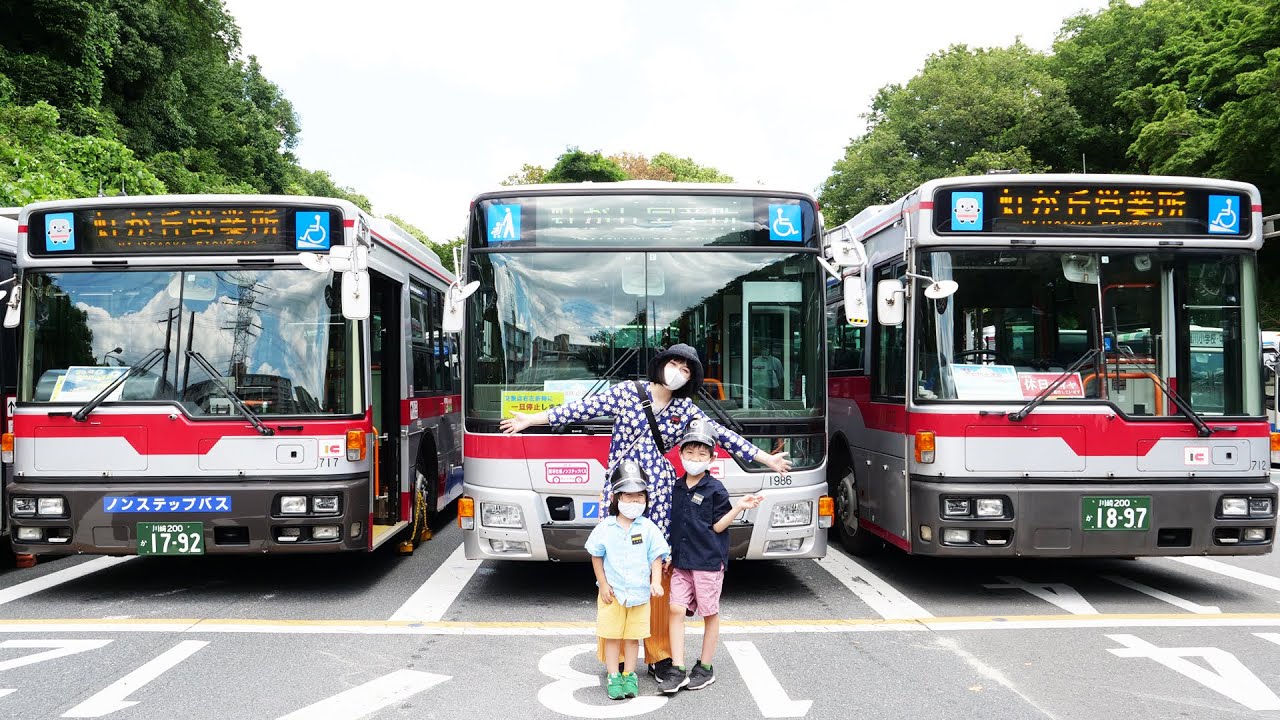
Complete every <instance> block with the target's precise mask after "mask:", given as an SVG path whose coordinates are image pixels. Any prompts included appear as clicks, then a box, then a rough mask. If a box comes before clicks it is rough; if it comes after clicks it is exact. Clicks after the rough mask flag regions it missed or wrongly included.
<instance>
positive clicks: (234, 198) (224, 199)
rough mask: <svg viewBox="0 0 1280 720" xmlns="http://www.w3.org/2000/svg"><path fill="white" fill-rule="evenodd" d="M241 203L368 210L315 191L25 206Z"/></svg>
mask: <svg viewBox="0 0 1280 720" xmlns="http://www.w3.org/2000/svg"><path fill="white" fill-rule="evenodd" d="M187 203H190V204H193V205H201V204H203V205H237V204H245V203H250V204H252V203H264V204H265V203H276V204H287V205H293V204H297V205H337V206H339V207H341V208H342V210H343V212H345V213H347V214H349V215H351V216H353V217H354V216H355V215H356V213H360V212H364V211H363V210H361V209H360V208H358V207H356V206H355V204H353V203H351V202H350V201H347V200H340V199H338V198H328V197H317V196H314V195H226V194H184V195H113V196H111V197H92V198H75V199H71V200H46V201H44V202H37V203H32V204H30V205H27V206H25V207H23V208H22V211H23V213H24V214H30V213H33V212H41V211H44V210H56V209H58V208H64V207H76V208H93V207H114V206H118V205H124V206H129V205H181V204H187Z"/></svg>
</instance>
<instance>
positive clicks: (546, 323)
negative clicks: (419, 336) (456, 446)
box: [465, 250, 823, 423]
mask: <svg viewBox="0 0 1280 720" xmlns="http://www.w3.org/2000/svg"><path fill="white" fill-rule="evenodd" d="M471 260H472V274H471V278H472V279H476V280H479V281H480V290H479V292H477V293H476V294H475V295H473V296H472V298H471V300H470V303H471V305H470V307H469V308H468V312H467V317H468V321H469V323H470V324H469V329H468V335H467V337H466V343H467V344H468V352H467V353H466V354H467V358H468V363H469V366H468V368H467V371H466V373H465V376H466V382H467V392H466V397H467V404H468V406H467V415H468V417H469V418H474V419H481V420H492V421H494V422H495V423H496V421H497V420H499V419H500V418H501V417H503V416H504V415H506V416H510V413H511V412H512V411H520V412H538V411H540V410H542V409H545V408H546V407H550V406H552V405H557V404H560V403H562V402H567V401H571V400H574V399H577V398H581V397H583V396H585V395H586V394H588V393H590V392H593V391H599V390H602V389H605V388H607V387H609V386H610V385H612V384H615V383H618V382H622V381H626V380H629V379H633V378H644V377H645V363H646V361H647V360H648V358H649V357H651V356H652V354H653V352H654V351H655V350H656V349H657V348H659V347H663V346H667V345H671V344H674V343H677V342H683V343H688V344H690V345H692V346H694V347H695V348H697V350H698V352H699V354H700V355H701V356H702V357H703V358H704V359H705V364H706V378H707V380H706V383H705V387H706V389H707V390H708V391H709V392H710V393H711V395H712V397H714V398H715V399H717V400H719V401H720V403H721V404H722V405H723V407H724V408H725V409H727V410H728V412H729V413H730V414H731V415H733V416H734V417H737V418H741V419H747V418H773V417H779V418H786V417H817V416H820V414H821V411H822V403H823V400H822V396H823V377H822V374H823V362H822V352H821V351H822V347H821V333H822V332H823V319H822V295H821V286H820V285H819V283H818V275H817V271H816V267H815V264H814V260H813V257H812V255H811V254H807V253H778V252H761V251H755V250H744V251H742V252H659V251H648V252H645V251H627V252H590V253H583V254H580V255H566V254H565V253H562V252H551V253H538V252H511V253H500V252H493V251H489V252H478V253H473V254H472V257H471Z"/></svg>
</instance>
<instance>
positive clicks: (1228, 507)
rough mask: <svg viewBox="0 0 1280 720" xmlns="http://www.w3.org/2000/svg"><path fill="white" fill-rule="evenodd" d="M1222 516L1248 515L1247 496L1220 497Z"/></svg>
mask: <svg viewBox="0 0 1280 720" xmlns="http://www.w3.org/2000/svg"><path fill="white" fill-rule="evenodd" d="M1222 516H1223V517H1248V516H1249V498H1243V497H1224V498H1222Z"/></svg>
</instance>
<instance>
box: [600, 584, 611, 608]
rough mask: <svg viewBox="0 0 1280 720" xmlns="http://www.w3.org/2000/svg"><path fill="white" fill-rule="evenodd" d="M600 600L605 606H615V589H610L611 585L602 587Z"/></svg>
mask: <svg viewBox="0 0 1280 720" xmlns="http://www.w3.org/2000/svg"><path fill="white" fill-rule="evenodd" d="M600 600H601V601H602V602H603V603H604V604H605V605H611V604H613V588H611V587H609V583H605V584H604V585H601V586H600Z"/></svg>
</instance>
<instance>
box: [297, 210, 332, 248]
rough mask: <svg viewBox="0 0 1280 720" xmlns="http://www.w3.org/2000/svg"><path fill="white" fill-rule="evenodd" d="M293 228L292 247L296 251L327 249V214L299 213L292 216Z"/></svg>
mask: <svg viewBox="0 0 1280 720" xmlns="http://www.w3.org/2000/svg"><path fill="white" fill-rule="evenodd" d="M293 226H294V230H293V233H294V234H293V238H294V242H293V245H294V247H295V248H296V249H298V250H328V249H329V213H327V212H300V213H298V214H297V215H296V216H294V220H293Z"/></svg>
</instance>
